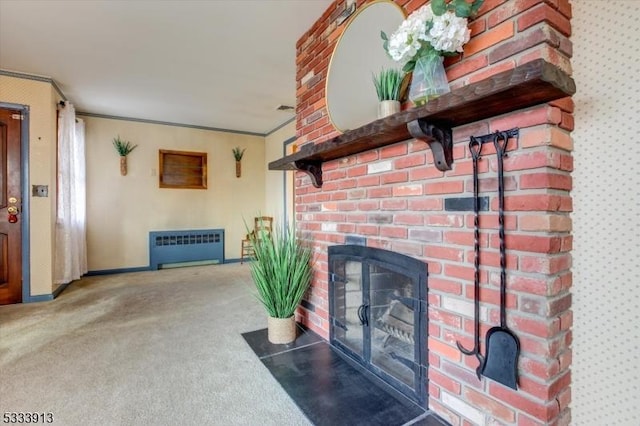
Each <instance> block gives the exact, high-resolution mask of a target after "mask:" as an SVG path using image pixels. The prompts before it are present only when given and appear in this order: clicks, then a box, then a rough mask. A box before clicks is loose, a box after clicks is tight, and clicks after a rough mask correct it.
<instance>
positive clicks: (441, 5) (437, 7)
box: [431, 0, 447, 16]
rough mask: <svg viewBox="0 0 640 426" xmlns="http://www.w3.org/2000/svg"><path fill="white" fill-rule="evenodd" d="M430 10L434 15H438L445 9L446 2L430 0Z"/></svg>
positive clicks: (443, 0)
mask: <svg viewBox="0 0 640 426" xmlns="http://www.w3.org/2000/svg"><path fill="white" fill-rule="evenodd" d="M431 10H432V11H433V14H434V15H436V16H440V15H442V14H444V13H445V12H446V11H447V3H446V2H445V0H432V1H431Z"/></svg>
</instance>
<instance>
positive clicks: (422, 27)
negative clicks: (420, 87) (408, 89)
mask: <svg viewBox="0 0 640 426" xmlns="http://www.w3.org/2000/svg"><path fill="white" fill-rule="evenodd" d="M483 1H484V0H474V1H473V2H472V3H468V2H467V1H466V0H451V1H448V2H447V0H433V1H432V2H431V4H430V5H425V6H422V7H421V8H420V9H418V10H416V11H415V12H413V13H412V14H411V15H409V17H408V18H407V19H405V20H404V21H403V22H402V24H400V27H398V29H397V30H396V31H394V32H393V34H391V36H390V37H387V35H386V34H385V33H384V32H382V33H381V36H382V39H383V40H384V44H383V46H384V49H385V50H386V51H387V53H388V54H389V56H390V57H391V58H392V59H393V60H394V61H396V62H399V63H401V64H402V65H403V70H404V71H406V72H410V71H412V70H413V68H414V67H415V63H416V60H417V59H418V58H419V57H421V56H426V55H434V54H437V55H442V56H450V55H455V54H457V53H460V52H462V51H463V48H462V47H463V46H464V45H465V43H467V42H468V41H469V38H470V33H471V31H470V30H469V28H468V27H467V24H468V21H467V17H469V16H470V15H472V14H475V13H476V12H477V11H478V9H480V6H482V3H483Z"/></svg>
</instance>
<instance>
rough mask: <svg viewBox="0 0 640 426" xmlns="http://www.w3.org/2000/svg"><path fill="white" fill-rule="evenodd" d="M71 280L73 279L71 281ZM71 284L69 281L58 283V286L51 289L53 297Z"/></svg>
mask: <svg viewBox="0 0 640 426" xmlns="http://www.w3.org/2000/svg"><path fill="white" fill-rule="evenodd" d="M71 282H73V281H71ZM70 285H71V283H66V284H60V285H59V286H58V288H56V289H55V290H54V291H53V298H54V299H55V298H56V297H58V296H60V293H62V292H63V291H65V290H66V289H67V287H69V286H70Z"/></svg>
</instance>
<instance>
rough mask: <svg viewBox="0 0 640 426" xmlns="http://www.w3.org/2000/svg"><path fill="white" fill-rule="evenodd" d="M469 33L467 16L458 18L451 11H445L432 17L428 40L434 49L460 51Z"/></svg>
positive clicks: (467, 39)
mask: <svg viewBox="0 0 640 426" xmlns="http://www.w3.org/2000/svg"><path fill="white" fill-rule="evenodd" d="M470 34H471V31H469V29H468V28H467V18H459V17H457V16H456V15H455V13H453V12H446V13H444V14H443V15H440V16H434V17H433V27H431V30H430V31H429V40H428V41H429V42H430V43H431V45H432V46H433V48H434V49H436V50H440V51H442V52H462V51H463V49H462V46H463V45H464V44H465V43H466V42H468V41H469V38H470Z"/></svg>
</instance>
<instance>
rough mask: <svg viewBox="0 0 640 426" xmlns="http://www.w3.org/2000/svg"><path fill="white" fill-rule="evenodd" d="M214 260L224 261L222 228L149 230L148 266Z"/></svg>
mask: <svg viewBox="0 0 640 426" xmlns="http://www.w3.org/2000/svg"><path fill="white" fill-rule="evenodd" d="M203 260H215V261H218V263H224V229H191V230H184V231H152V232H149V268H150V269H158V268H159V266H160V265H162V264H168V263H180V262H196V261H203Z"/></svg>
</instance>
